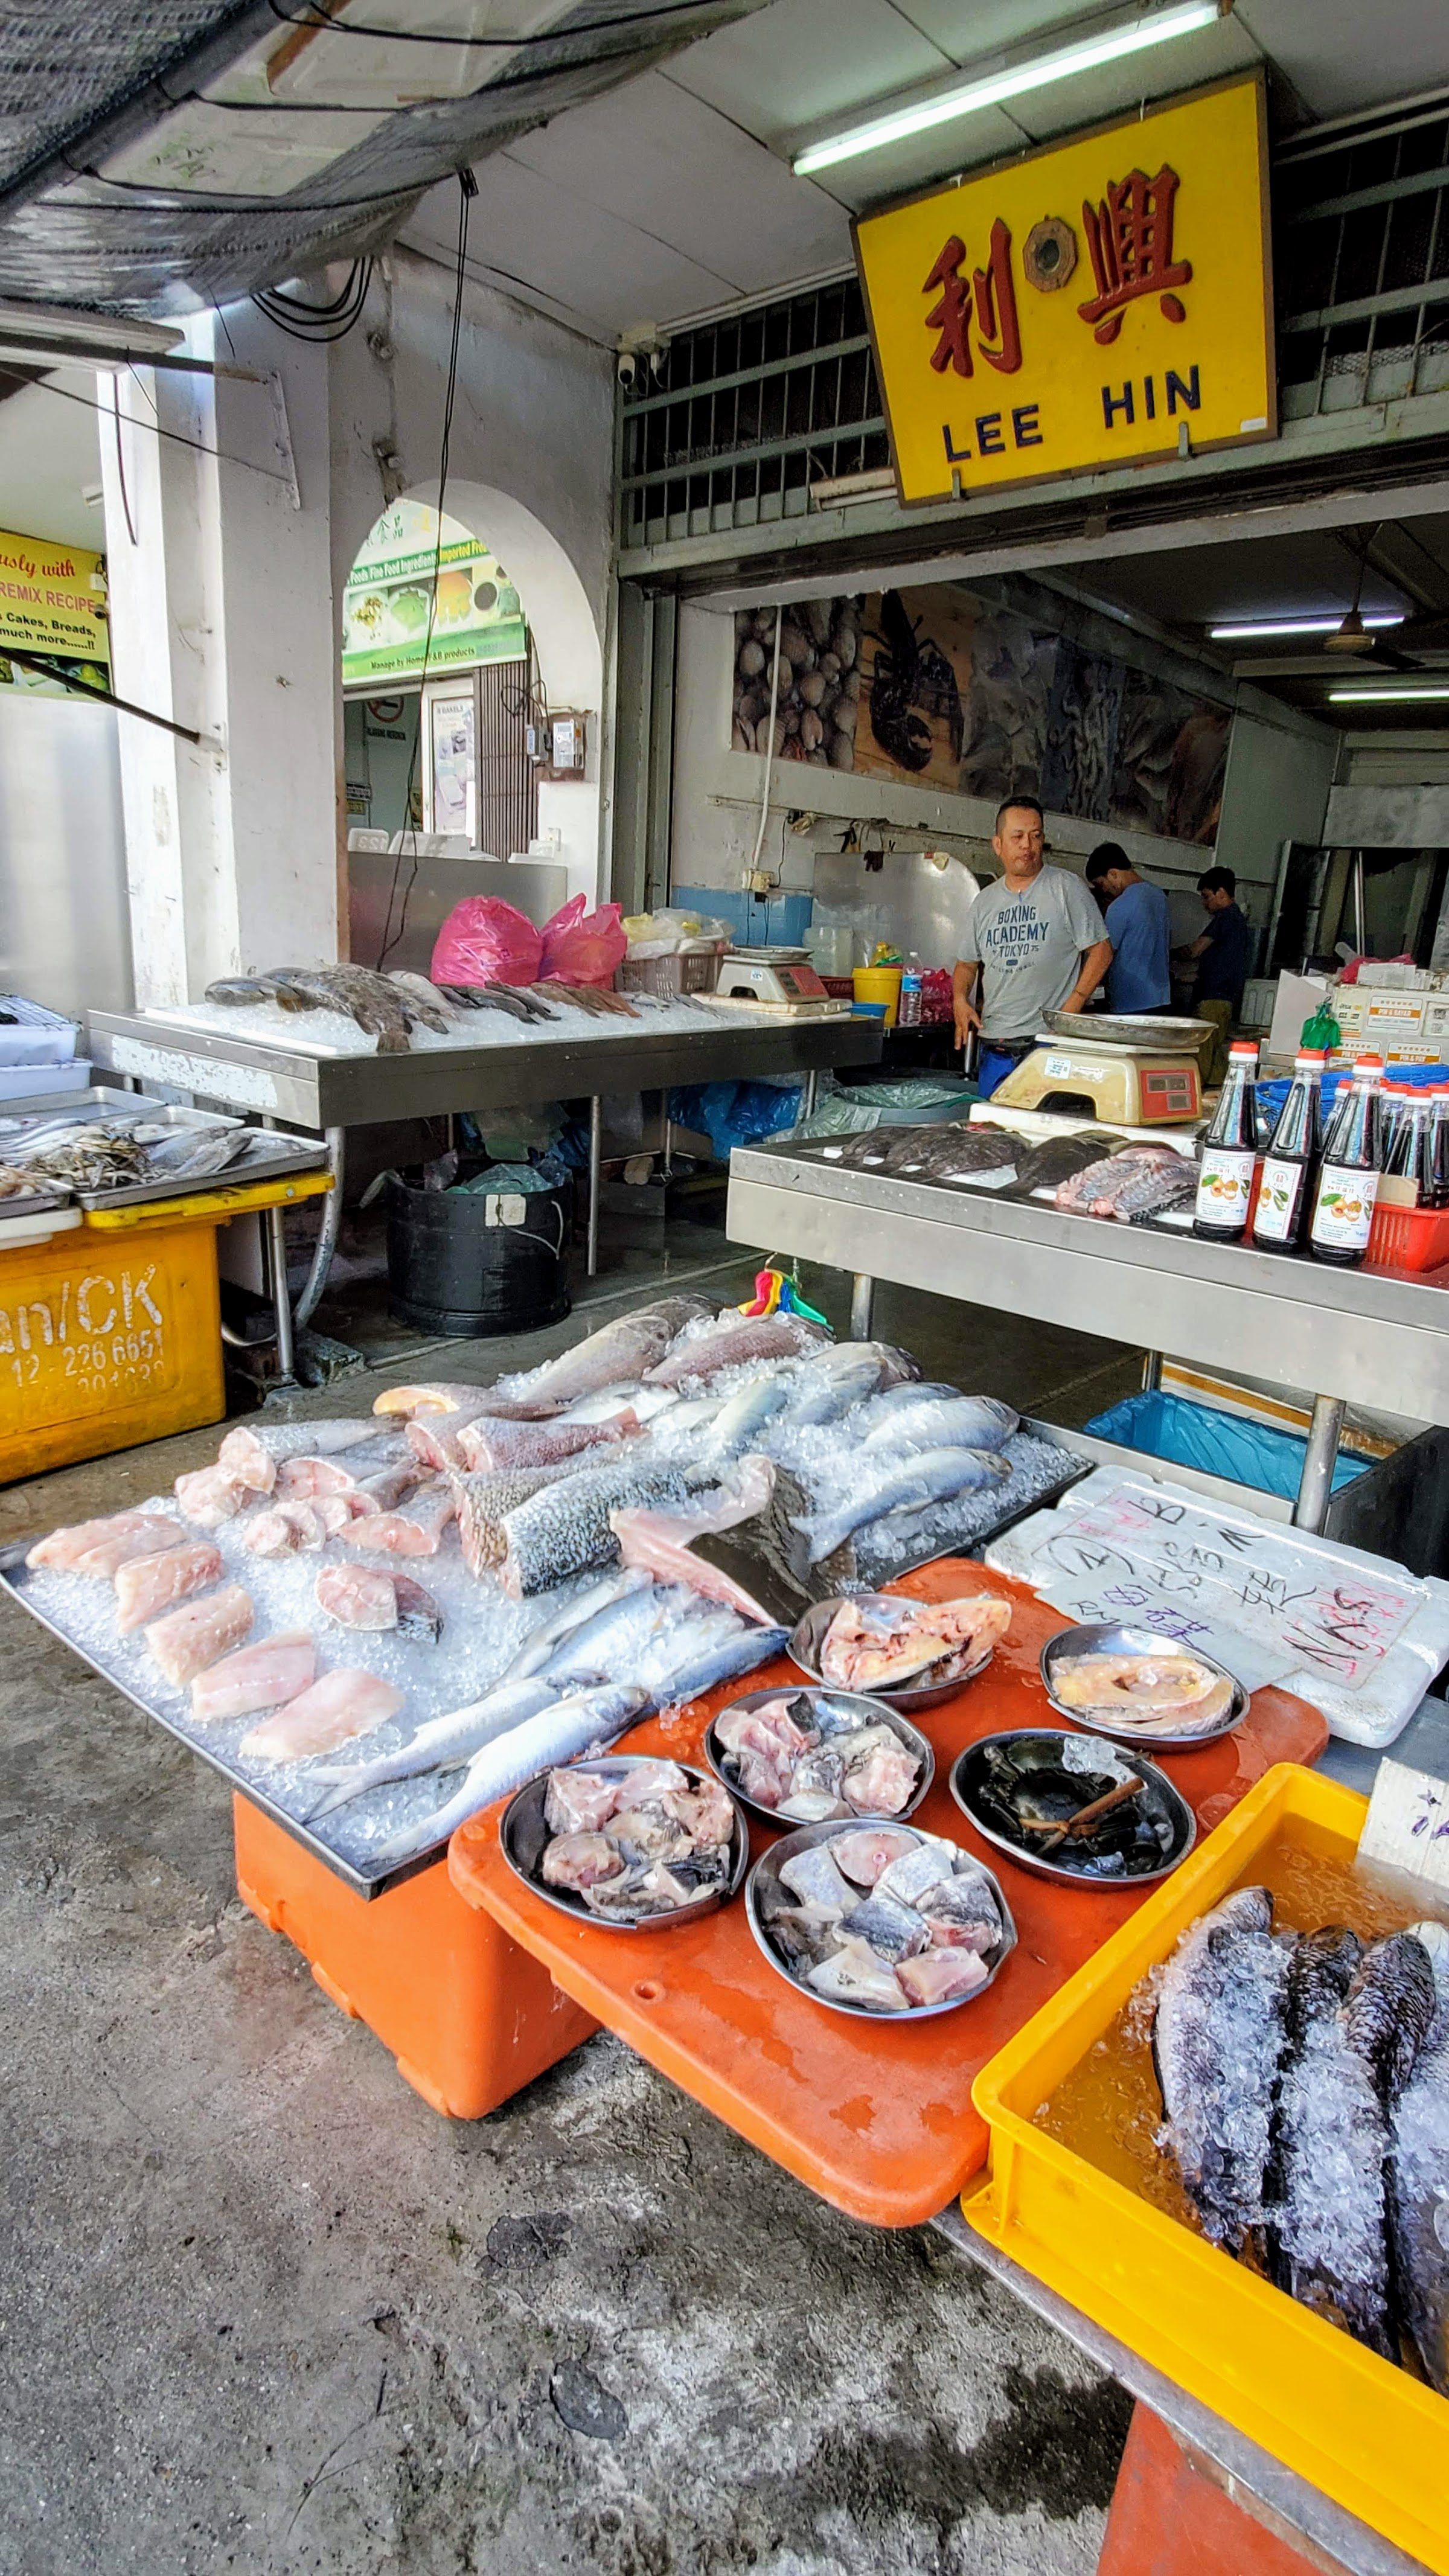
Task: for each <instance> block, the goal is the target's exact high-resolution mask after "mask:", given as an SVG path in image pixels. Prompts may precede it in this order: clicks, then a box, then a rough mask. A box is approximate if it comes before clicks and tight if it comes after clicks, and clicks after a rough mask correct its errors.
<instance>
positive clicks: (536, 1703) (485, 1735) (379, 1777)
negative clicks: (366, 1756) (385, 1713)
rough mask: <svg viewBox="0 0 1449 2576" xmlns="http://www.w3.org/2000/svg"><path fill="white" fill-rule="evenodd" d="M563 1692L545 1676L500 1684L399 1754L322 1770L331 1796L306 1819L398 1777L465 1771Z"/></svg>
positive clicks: (430, 1725) (432, 1722)
mask: <svg viewBox="0 0 1449 2576" xmlns="http://www.w3.org/2000/svg"><path fill="white" fill-rule="evenodd" d="M563 1695H564V1694H563V1692H562V1690H561V1689H560V1688H559V1687H558V1686H557V1685H556V1684H555V1683H553V1682H546V1681H544V1680H543V1678H542V1676H541V1675H536V1676H534V1677H533V1678H531V1679H530V1680H528V1681H518V1682H500V1683H499V1685H498V1686H497V1688H496V1689H494V1690H491V1691H489V1692H487V1693H486V1694H485V1696H484V1697H483V1698H482V1699H475V1700H470V1701H469V1702H468V1704H467V1706H466V1707H464V1708H454V1709H449V1710H447V1711H446V1712H445V1714H444V1715H443V1716H441V1717H431V1718H429V1719H428V1721H427V1723H426V1724H425V1725H423V1726H420V1727H419V1728H418V1729H417V1732H416V1734H414V1735H410V1736H409V1738H408V1740H407V1742H406V1744H401V1745H399V1746H398V1748H397V1750H396V1752H393V1753H379V1754H375V1755H374V1757H373V1759H372V1760H371V1761H370V1762H354V1763H350V1764H347V1765H346V1766H344V1767H343V1768H340V1769H334V1770H326V1769H320V1768H319V1769H318V1770H316V1771H314V1772H313V1773H312V1775H311V1776H312V1778H313V1779H314V1780H325V1781H327V1782H328V1783H329V1784H330V1785H329V1787H328V1791H327V1795H326V1796H325V1797H324V1798H320V1799H319V1800H318V1802H317V1804H316V1806H315V1807H309V1808H308V1809H307V1812H306V1815H305V1817H304V1818H303V1822H304V1823H306V1824H309V1825H310V1824H315V1823H316V1822H317V1820H318V1819H319V1818H320V1817H322V1816H330V1815H331V1814H332V1812H333V1810H334V1809H335V1808H337V1807H345V1806H348V1805H349V1804H350V1803H351V1801H352V1800H353V1799H354V1798H360V1797H362V1796H363V1795H364V1794H365V1793H366V1791H367V1790H369V1789H380V1788H384V1787H385V1786H386V1785H387V1783H388V1782H389V1781H392V1780H416V1779H420V1778H421V1777H422V1776H423V1775H424V1774H425V1773H426V1772H429V1771H457V1770H460V1769H461V1768H462V1766H463V1765H464V1764H465V1763H468V1762H471V1761H472V1759H473V1756H474V1754H475V1753H477V1752H479V1751H481V1749H482V1747H483V1746H484V1745H485V1744H491V1743H492V1742H493V1740H494V1738H495V1736H499V1735H506V1734H507V1733H508V1732H509V1730H510V1728H511V1727H515V1726H521V1725H522V1723H523V1721H524V1719H525V1718H529V1717H537V1715H538V1713H539V1711H540V1709H544V1708H551V1707H552V1706H553V1705H554V1703H555V1701H557V1700H559V1699H561V1698H562V1697H563Z"/></svg>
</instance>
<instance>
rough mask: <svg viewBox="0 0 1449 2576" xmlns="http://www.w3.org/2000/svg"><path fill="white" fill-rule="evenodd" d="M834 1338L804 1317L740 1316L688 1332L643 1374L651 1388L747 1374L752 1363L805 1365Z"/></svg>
mask: <svg viewBox="0 0 1449 2576" xmlns="http://www.w3.org/2000/svg"><path fill="white" fill-rule="evenodd" d="M829 1338H830V1337H829V1335H828V1333H826V1332H825V1331H824V1330H823V1328H822V1327H821V1326H820V1325H819V1324H810V1323H807V1322H806V1320H805V1318H804V1316H803V1315H756V1316H749V1315H736V1316H735V1318H734V1321H733V1322H732V1323H727V1322H725V1321H724V1320H723V1319H721V1320H720V1321H718V1322H716V1323H715V1324H714V1325H712V1326H710V1327H708V1328H707V1329H706V1330H704V1331H703V1332H700V1333H698V1334H696V1335H695V1336H694V1337H693V1338H691V1337H690V1333H689V1329H688V1327H686V1330H685V1333H684V1334H683V1335H681V1336H680V1338H679V1340H678V1341H677V1342H676V1343H675V1344H674V1345H673V1346H672V1347H671V1349H670V1351H669V1355H668V1357H667V1358H666V1359H662V1360H659V1361H657V1362H656V1363H655V1365H654V1366H653V1367H652V1368H647V1369H645V1370H644V1371H642V1372H641V1374H642V1375H643V1376H644V1377H645V1379H646V1382H647V1383H648V1384H649V1385H650V1386H687V1385H689V1384H690V1383H691V1381H694V1380H698V1381H700V1382H701V1383H703V1382H704V1381H705V1380H706V1379H708V1378H711V1377H715V1376H717V1375H718V1373H719V1371H720V1370H721V1369H726V1368H742V1367H743V1366H744V1364H745V1362H746V1361H747V1360H774V1359H804V1358H805V1357H806V1355H807V1354H808V1353H809V1352H810V1351H813V1350H819V1349H820V1347H821V1346H822V1344H824V1343H825V1342H827V1341H828V1340H829Z"/></svg>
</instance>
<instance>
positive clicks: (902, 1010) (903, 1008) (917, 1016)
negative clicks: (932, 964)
mask: <svg viewBox="0 0 1449 2576" xmlns="http://www.w3.org/2000/svg"><path fill="white" fill-rule="evenodd" d="M920 1025H921V961H920V959H919V957H911V958H908V959H907V961H906V970H905V973H904V974H903V975H902V977H901V998H900V1004H899V1007H898V1009H897V1011H896V1026H897V1028H898V1029H918V1028H919V1027H920Z"/></svg>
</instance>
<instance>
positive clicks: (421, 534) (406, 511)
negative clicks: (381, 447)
mask: <svg viewBox="0 0 1449 2576" xmlns="http://www.w3.org/2000/svg"><path fill="white" fill-rule="evenodd" d="M435 577H436V583H437V598H436V603H435V602H434V596H433V587H434V579H435ZM430 621H431V634H430V633H429V624H430ZM527 650H528V630H527V626H526V624H525V620H524V615H523V610H522V607H521V605H520V602H519V597H518V593H517V591H516V590H515V589H514V587H513V584H512V583H511V582H510V580H509V578H508V575H507V573H506V572H505V571H504V569H503V566H502V565H501V564H500V563H499V562H498V561H497V559H496V557H495V556H494V555H493V554H492V553H491V551H490V550H489V548H488V547H487V546H486V545H484V543H483V542H482V540H481V539H480V538H478V537H475V536H472V535H470V533H469V531H468V530H467V529H466V528H465V527H464V526H463V525H462V524H461V522H460V521H459V520H457V519H450V518H449V517H448V515H447V513H446V512H445V513H444V515H443V523H442V544H441V546H439V543H438V514H437V512H436V510H429V509H426V508H425V507H424V505H423V504H422V502H420V501H395V502H394V503H393V504H392V507H391V508H390V509H387V510H384V512H383V514H382V517H381V518H380V519H379V520H378V522H377V524H376V526H375V527H374V528H373V530H372V533H371V535H370V536H369V537H368V539H367V541H366V543H365V545H364V546H363V549H362V552H361V554H360V555H359V556H358V558H357V561H356V562H355V564H354V565H353V567H352V573H351V576H350V578H349V581H348V584H347V589H346V591H345V593H344V595H343V603H342V681H343V686H344V687H345V688H355V687H358V686H360V685H362V684H363V683H367V684H368V685H370V686H375V685H376V684H377V683H378V682H379V681H384V680H401V679H419V678H421V676H422V673H423V667H424V661H425V660H426V665H427V671H428V676H429V677H430V678H431V677H433V676H434V675H435V674H438V673H442V672H446V671H457V670H466V669H471V668H472V667H473V666H474V665H475V664H476V663H479V662H521V661H522V660H523V658H524V655H525V654H526V652H527Z"/></svg>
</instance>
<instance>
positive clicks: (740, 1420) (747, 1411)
mask: <svg viewBox="0 0 1449 2576" xmlns="http://www.w3.org/2000/svg"><path fill="white" fill-rule="evenodd" d="M790 1392H791V1390H790V1387H789V1384H788V1382H787V1380H786V1378H785V1376H784V1374H783V1372H782V1371H781V1370H779V1369H762V1370H761V1371H760V1374H759V1376H758V1377H752V1378H748V1379H747V1380H746V1381H745V1384H744V1385H743V1386H742V1387H740V1388H738V1389H737V1390H736V1392H735V1393H734V1394H733V1395H732V1396H730V1398H729V1399H728V1401H727V1402H726V1403H724V1404H722V1405H721V1406H720V1407H719V1410H718V1412H717V1413H716V1414H715V1417H714V1420H713V1423H712V1425H711V1427H710V1434H709V1450H710V1455H711V1456H712V1457H716V1458H729V1457H733V1456H734V1454H735V1452H736V1451H737V1450H740V1449H748V1448H749V1447H751V1445H752V1444H753V1442H754V1439H755V1436H756V1434H757V1433H758V1432H759V1431H761V1430H762V1429H763V1427H764V1425H765V1424H766V1423H767V1422H768V1421H769V1420H770V1419H771V1417H772V1416H773V1415H774V1414H777V1413H778V1412H779V1411H780V1410H781V1408H782V1406H784V1405H785V1404H787V1403H788V1401H789V1397H790ZM707 1400H708V1399H706V1401H707ZM679 1409H680V1408H676V1411H678V1410H679ZM690 1410H691V1411H693V1407H692V1406H691V1408H690Z"/></svg>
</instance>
